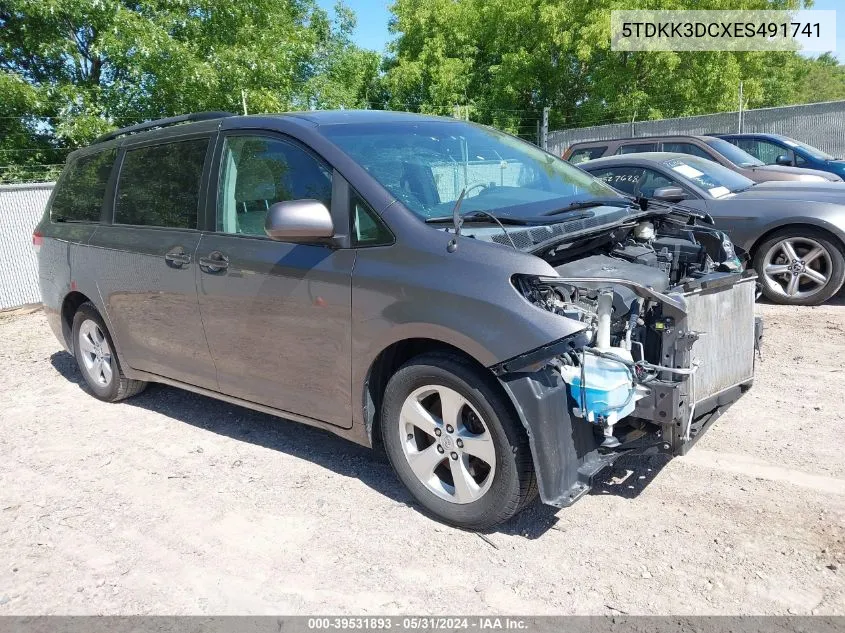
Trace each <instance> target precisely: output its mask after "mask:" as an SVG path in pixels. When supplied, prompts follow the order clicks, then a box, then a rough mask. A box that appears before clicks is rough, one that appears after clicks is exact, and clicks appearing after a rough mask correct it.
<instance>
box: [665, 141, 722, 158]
mask: <svg viewBox="0 0 845 633" xmlns="http://www.w3.org/2000/svg"><path fill="white" fill-rule="evenodd" d="M663 151H664V152H677V153H678V154H690V155H692V156H698V157H699V158H706V159H707V160H713V157H712V156H710V154H708V153H707V152H705V151H704V150H703V149H701V148H700V147H699V146H698V145H694V144H693V143H678V142H675V143H663Z"/></svg>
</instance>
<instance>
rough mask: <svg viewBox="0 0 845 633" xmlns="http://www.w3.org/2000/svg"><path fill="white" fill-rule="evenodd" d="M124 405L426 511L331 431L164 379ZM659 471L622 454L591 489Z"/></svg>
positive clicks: (515, 525) (548, 515) (373, 458)
mask: <svg viewBox="0 0 845 633" xmlns="http://www.w3.org/2000/svg"><path fill="white" fill-rule="evenodd" d="M50 362H51V363H52V365H53V367H54V368H55V369H56V371H58V372H59V373H60V374H61V375H62V376H63V377H64V378H65V379H67V380H69V381H70V382H72V383H75V384H77V385H79V387H80V388H81V389H83V390H84V391H86V392H87V391H88V387H87V385H86V383H85V380H84V379H83V377H82V374H81V373H80V372H79V368H78V367H77V365H76V360H75V359H74V358H73V356H71V355H70V354H69V353H68V352H65V351H61V352H56V353H54V354H53V355H52V356H51V357H50ZM126 404H128V405H131V406H135V407H140V408H142V409H147V410H148V411H154V412H156V413H158V414H161V415H165V416H167V417H170V418H172V419H174V420H177V421H179V422H184V423H186V424H190V425H192V426H195V427H197V428H201V429H204V430H206V431H210V432H212V433H217V434H219V435H225V436H227V437H230V438H232V439H235V440H238V441H241V442H249V443H251V444H255V445H257V446H262V447H264V448H269V449H272V450H276V451H279V452H282V453H286V454H288V455H292V456H294V457H297V458H299V459H305V460H308V461H310V462H313V463H315V464H318V465H320V466H322V467H323V468H327V469H329V470H331V471H332V472H335V473H337V474H339V475H342V476H344V477H355V478H357V479H359V480H360V481H361V482H362V483H364V484H366V485H367V486H369V487H370V488H372V489H373V490H375V491H376V492H378V493H380V494H382V495H384V496H386V497H388V498H389V499H392V500H393V501H394V502H396V503H399V504H402V505H406V506H408V507H412V508H414V509H415V510H417V511H419V512H424V510H423V509H421V508H420V507H419V506H418V505H417V504H416V503H414V501H413V499H412V498H411V495H410V494H409V493H408V492H407V491H406V490H405V488H404V486H403V485H402V484H401V483H400V482H399V480H398V479H397V478H396V476H395V475H394V473H393V470H392V468H391V467H390V464H389V463H388V461H387V457H386V456H385V455H384V453H383V452H382V451H380V450H376V451H373V450H370V449H368V448H365V447H363V446H359V445H357V444H354V443H352V442H349V441H347V440H344V439H341V438H339V437H337V436H335V435H332V434H331V433H330V432H328V431H324V430H322V429H317V428H313V427H310V426H307V425H304V424H300V423H296V422H290V421H288V420H283V419H282V418H279V417H276V416H273V415H268V414H265V413H260V412H258V411H253V410H251V409H247V408H245V407H241V406H238V405H234V404H229V403H227V402H223V401H222V400H217V399H214V398H209V397H207V396H202V395H199V394H195V393H192V392H190V391H185V390H183V389H177V388H175V387H169V386H166V385H161V384H150V385H149V387H147V389H146V390H145V391H143V392H142V393H140V394H139V395H137V396H135V397H133V398H130V399H128V400H126ZM649 463H650V462H649ZM632 466H637V467H638V468H639V470H640V471H642V472H645V473H646V475H644V476H640V475H631V476H629V477H628V478H627V479H626V480H625V481H624V483H622V482H620V483H613V481H618V480H619V478H620V477H621V475H622V474H624V473H625V472H626V471H628V470H631V469H632V468H631V467H632ZM658 470H659V468H657V467H656V465H650V466H648V467H647V468H646V469H645V470H643V459H642V458H639V459H635V458H630V459H629V458H622V459H620V461H619V462H617V466H616V467H614V469H613V470H612V471H609V472H608V476H607V477H601V478H600V482H599V483H598V484H597V485H596V487H595V488H594V489H593V491H592V494H613V495H617V496H622V497H624V498H628V499H630V498H633V497H635V496H636V495H637V494H639V492H640V491H641V490H642V489H643V488H644V487H645V485H646V484H647V483H648V482H649V481H651V479H653V478H654V476H655V475H656V474H657V472H658ZM559 512H561V510H559V509H557V508H554V507H551V506H547V505H544V504H542V503H540V501H539V500H537V501H535V502H534V503H532V504H531V505H530V506H529V507H527V508H526V509H525V510H524V511H523V512H521V513H520V514H518V515H517V516H515V517H514V518H513V519H511V520H510V521H508V522H506V523H503V524H502V525H499V526H497V527H496V528H494V529H491V530H488V531H485V534H496V533H501V534H509V535H518V536H522V537H523V538H528V539H536V538H539V537H540V536H542V535H543V534H545V533H546V532H547V531H548V530H550V529H552V528H553V527H554V526H555V524H556V523H557V521H558V518H557V514H558V513H559Z"/></svg>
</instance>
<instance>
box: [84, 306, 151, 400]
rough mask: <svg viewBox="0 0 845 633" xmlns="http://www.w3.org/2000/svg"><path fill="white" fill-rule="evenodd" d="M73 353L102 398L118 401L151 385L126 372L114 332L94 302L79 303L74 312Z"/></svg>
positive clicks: (96, 394)
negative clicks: (131, 376)
mask: <svg viewBox="0 0 845 633" xmlns="http://www.w3.org/2000/svg"><path fill="white" fill-rule="evenodd" d="M73 355H74V356H75V357H76V363H77V365H78V366H79V371H80V372H82V377H83V378H85V382H86V383H88V387H89V389H91V392H92V393H93V394H94V396H95V397H96V398H98V399H100V400H104V401H105V402H117V401H118V400H123V399H124V398H129V397H131V396H134V395H136V394H139V393H141V392H142V391H143V390H144V389H145V388H146V386H147V383H146V382H144V381H143V380H131V379H129V378H127V377H126V376H124V375H123V370H122V369H121V367H120V361H119V360H118V358H117V353H116V351H115V348H114V342H113V341H112V338H111V335H110V334H109V331H108V329H106V324H105V323H104V322H103V319H102V317H101V316H100V313H99V312H97V309H96V308H95V307H94V304H92V303H90V302H86V303H83V304H82V305H81V306H79V309H78V310H77V311H76V314H74V315H73Z"/></svg>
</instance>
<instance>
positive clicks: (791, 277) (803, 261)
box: [754, 226, 845, 306]
mask: <svg viewBox="0 0 845 633" xmlns="http://www.w3.org/2000/svg"><path fill="white" fill-rule="evenodd" d="M754 268H755V270H756V271H757V276H758V277H759V278H760V283H761V285H762V287H763V294H764V295H765V296H766V298H767V299H769V300H770V301H773V302H774V303H781V304H784V305H807V306H815V305H819V304H821V303H824V302H825V301H827V300H828V299H830V298H831V297H832V296H833V295H835V294H836V293H837V292H839V289H840V288H841V287H842V284H843V282H845V256H843V253H842V248H841V247H840V246H839V245H838V244H837V243H836V242H835V241H834V240H833V239H832V238H831V236H830V235H829V234H828V233H826V232H825V231H822V230H819V229H814V228H811V227H797V226H796V227H787V228H785V229H782V230H780V231H778V232H777V233H774V234H773V235H772V236H771V237H769V238H768V239H767V240H766V241H765V242H763V243H762V244H760V246H759V248H757V251H756V253H755V256H754Z"/></svg>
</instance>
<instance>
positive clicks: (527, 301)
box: [33, 111, 760, 528]
mask: <svg viewBox="0 0 845 633" xmlns="http://www.w3.org/2000/svg"><path fill="white" fill-rule="evenodd" d="M33 243H34V244H35V246H36V248H37V249H38V260H39V277H40V284H41V293H42V296H43V301H44V307H45V311H46V314H47V318H48V321H49V323H50V326H51V327H52V329H53V331H54V332H55V334H56V336H57V337H58V339H59V340H60V341H61V342H62V343H63V344H64V345H65V346H66V347H67V349H68V350H69V351H71V353H73V355H74V356H75V357H76V360H77V363H78V365H79V369H80V371H81V372H82V375H83V377H84V379H85V382H86V383H87V386H88V388H89V389H90V391H91V392H92V393H93V395H94V396H96V397H97V398H100V399H102V400H106V401H117V400H121V399H122V398H126V397H129V396H132V395H135V394H137V393H139V392H140V391H141V390H142V389H143V388H144V386H145V385H146V383H147V382H151V381H152V382H161V383H166V384H169V385H174V386H177V387H181V388H184V389H188V390H191V391H195V392H198V393H202V394H206V395H209V396H212V397H215V398H220V399H223V400H226V401H228V402H232V403H236V404H239V405H242V406H245V407H249V408H252V409H257V410H259V411H264V412H267V413H271V414H274V415H278V416H281V417H284V418H288V419H292V420H295V421H298V422H303V423H305V424H310V425H314V426H317V427H321V428H324V429H328V430H330V431H331V432H333V433H336V434H338V435H341V436H343V437H346V438H348V439H350V440H353V441H355V442H358V443H361V444H364V445H370V444H372V443H374V442H379V443H382V444H383V445H384V448H385V450H386V452H387V455H388V457H389V459H390V461H391V463H392V464H393V467H394V468H395V470H396V473H397V474H398V476H399V478H400V479H401V480H402V482H403V483H404V484H405V485H406V486H407V487H408V489H409V490H410V492H411V494H412V495H413V496H414V497H415V498H416V499H417V500H418V501H419V502H420V504H422V505H423V506H424V507H425V508H427V509H428V510H429V511H430V512H432V513H434V514H435V515H436V516H438V517H440V518H441V519H443V520H445V521H448V522H450V523H453V524H456V525H460V526H463V527H468V528H483V527H487V526H490V525H494V524H496V523H498V522H500V521H503V520H505V519H507V518H508V517H510V516H512V515H513V514H515V513H516V512H518V511H519V510H520V509H522V508H524V507H525V506H526V505H527V504H528V503H530V502H531V501H532V499H533V498H534V497H535V496H536V494H537V491H538V490H539V495H540V497H541V498H542V500H543V501H544V502H546V503H549V504H552V505H555V506H558V507H563V506H568V505H570V504H572V503H574V502H575V501H576V500H577V499H579V498H580V497H581V496H583V495H584V494H585V493H586V492H587V491H588V490H589V489H590V486H591V481H592V479H593V477H594V476H595V475H596V474H597V473H598V472H599V471H601V470H602V469H603V468H605V467H606V466H608V465H610V464H612V463H613V462H614V460H616V459H617V458H618V457H619V456H620V455H624V454H631V453H652V452H661V453H666V454H669V455H678V454H683V453H684V452H686V451H687V450H689V448H690V447H691V446H692V444H693V443H694V442H695V441H696V440H697V439H698V438H699V437H701V435H702V434H703V432H704V431H705V430H706V429H707V428H708V427H709V425H710V424H711V423H712V422H713V421H714V420H715V419H716V418H717V417H718V416H719V415H720V414H721V413H722V412H723V411H724V410H725V408H726V407H728V406H729V405H730V403H732V402H733V401H735V400H736V399H737V398H739V397H740V395H741V394H742V393H743V392H744V391H745V390H747V389H748V388H749V386H750V385H751V381H752V377H753V363H754V360H753V357H754V347H755V345H756V342H757V340H758V337H759V332H760V329H759V325H758V323H757V322H756V321H755V318H754V314H753V310H754V294H755V283H756V281H755V279H756V277H755V275H754V274H753V272H750V271H749V272H746V271H743V270H742V269H741V267H740V266H738V259H737V258H736V257H735V254H734V252H733V249H732V246H731V243H730V240H728V239H727V237H725V236H724V234H723V233H720V232H719V231H717V230H716V229H714V228H713V227H712V226H710V225H708V224H707V223H702V222H700V221H699V220H697V219H696V218H695V217H693V216H690V215H689V214H688V213H686V212H683V211H679V212H677V213H675V212H671V213H665V212H650V211H643V210H642V209H641V208H640V207H639V206H637V205H633V204H632V203H631V201H630V200H628V199H626V198H624V197H623V196H620V195H619V194H618V193H616V192H615V191H614V190H613V189H612V188H610V187H608V186H607V185H605V184H604V183H603V182H601V181H599V180H596V179H594V178H593V177H591V176H589V175H588V174H586V173H584V172H583V171H581V170H579V169H576V168H574V167H572V166H571V165H569V164H568V163H565V162H564V161H562V160H560V159H559V158H556V157H554V156H551V155H549V154H547V153H545V152H543V151H541V150H539V149H537V148H536V147H534V146H532V145H530V144H528V143H525V142H523V141H521V140H519V139H516V138H513V137H511V136H508V135H505V134H502V133H500V132H497V131H495V130H492V129H489V128H485V127H481V126H477V125H473V124H469V123H465V122H461V121H456V120H452V119H442V118H436V117H424V116H417V115H410V114H402V113H391V112H376V111H365V112H354V111H343V112H302V113H294V114H285V115H261V116H249V117H242V116H231V115H222V114H220V113H212V114H198V115H186V116H183V117H176V118H174V119H168V120H162V121H154V122H151V123H148V124H143V125H140V126H135V127H132V128H127V129H123V130H118V131H117V132H115V133H112V134H108V135H106V136H105V137H103V138H102V139H100V140H99V141H98V142H96V143H94V144H93V145H92V146H90V147H86V148H85V149H81V150H78V151H75V152H73V153H72V154H71V155H70V157H69V159H68V163H67V166H66V167H65V170H64V172H63V174H62V176H61V178H60V180H59V182H58V184H57V186H56V189H55V192H54V194H53V197H52V199H51V202H50V204H49V205H48V209H47V211H46V212H45V215H44V218H43V219H42V221H41V222H40V224H39V225H38V227H37V229H36V232H35V234H34V235H33ZM663 244H666V245H669V246H671V247H672V248H675V247H678V248H681V249H682V250H683V256H681V257H670V258H668V259H667V258H664V257H662V256H661V255H660V254H659V253H658V252H657V251H659V250H660V247H661V245H663ZM724 314H730V315H731V318H730V320H729V321H728V320H726V319H724ZM699 332H706V336H701V338H700V339H699V338H698V336H697V334H696V333H699ZM127 428H129V427H127Z"/></svg>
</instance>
